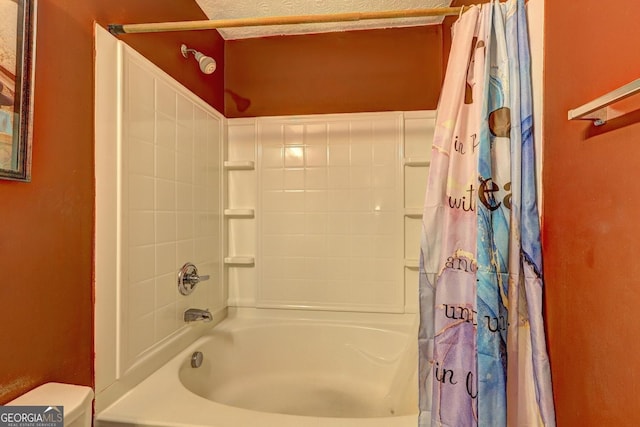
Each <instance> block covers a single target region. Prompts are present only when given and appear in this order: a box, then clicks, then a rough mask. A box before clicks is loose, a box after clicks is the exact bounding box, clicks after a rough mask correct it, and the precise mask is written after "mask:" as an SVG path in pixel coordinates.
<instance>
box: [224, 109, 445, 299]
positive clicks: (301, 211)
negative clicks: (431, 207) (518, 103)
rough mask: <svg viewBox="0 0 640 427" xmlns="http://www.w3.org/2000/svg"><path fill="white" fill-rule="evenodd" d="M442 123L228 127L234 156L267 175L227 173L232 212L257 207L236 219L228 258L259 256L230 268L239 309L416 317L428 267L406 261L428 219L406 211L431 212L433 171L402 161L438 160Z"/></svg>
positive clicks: (424, 115)
mask: <svg viewBox="0 0 640 427" xmlns="http://www.w3.org/2000/svg"><path fill="white" fill-rule="evenodd" d="M433 118H434V116H433V114H432V113H430V112H419V113H404V114H403V113H376V114H345V115H328V116H305V117H280V118H261V119H255V120H252V119H238V120H229V121H228V124H229V128H228V129H229V135H228V148H227V160H231V161H247V160H250V161H255V162H256V170H229V171H227V176H228V190H227V197H226V199H227V206H226V207H228V208H229V207H231V208H254V207H257V212H256V218H255V219H246V218H238V219H236V218H229V219H227V224H228V235H227V239H228V242H227V254H226V255H227V256H255V257H256V262H255V268H254V266H246V265H243V266H238V265H228V267H227V268H228V280H229V304H230V305H239V306H267V307H305V308H313V309H339V310H355V311H360V310H366V311H390V312H401V311H411V312H415V311H416V309H417V271H414V269H412V268H405V267H404V265H405V260H406V259H410V260H412V261H413V262H417V258H418V255H417V251H418V248H419V240H416V239H419V235H420V229H419V226H420V219H419V218H406V217H405V211H406V210H407V208H418V209H421V207H422V198H423V197H424V186H425V185H426V172H427V170H428V169H427V168H425V167H418V168H415V167H411V168H408V167H403V156H404V157H406V156H408V155H410V156H413V157H426V156H428V155H429V153H430V147H431V145H430V144H431V134H432V131H433V128H432V122H433ZM405 151H406V153H405ZM405 174H406V175H407V176H406V177H405ZM414 181H416V182H414ZM418 181H419V182H418ZM414 205H415V206H414ZM416 226H418V230H417V232H415V227H416ZM403 230H405V232H403Z"/></svg>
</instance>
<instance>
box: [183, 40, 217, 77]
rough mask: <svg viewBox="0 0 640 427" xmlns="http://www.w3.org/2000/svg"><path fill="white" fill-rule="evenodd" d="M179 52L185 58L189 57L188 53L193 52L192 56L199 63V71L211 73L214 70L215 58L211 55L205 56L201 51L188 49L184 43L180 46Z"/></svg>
mask: <svg viewBox="0 0 640 427" xmlns="http://www.w3.org/2000/svg"><path fill="white" fill-rule="evenodd" d="M180 52H181V53H182V56H184V57H185V58H188V57H189V53H193V56H194V57H195V58H196V61H198V64H199V65H200V71H202V72H203V73H205V74H211V73H213V72H214V71H215V70H216V60H215V59H213V58H212V57H210V56H206V55H205V54H203V53H202V52H198V51H197V50H195V49H189V48H188V47H187V45H185V44H183V45H182V46H180Z"/></svg>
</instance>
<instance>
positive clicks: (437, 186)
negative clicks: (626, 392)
mask: <svg viewBox="0 0 640 427" xmlns="http://www.w3.org/2000/svg"><path fill="white" fill-rule="evenodd" d="M525 13H526V11H525V5H524V0H509V1H507V2H506V3H499V2H498V1H494V2H491V3H488V4H484V5H481V6H473V7H472V8H471V9H469V10H467V11H466V12H465V13H463V14H462V15H461V17H460V18H459V19H458V21H457V22H456V23H455V24H454V27H453V40H452V47H451V53H450V57H449V63H448V65H447V72H446V75H445V80H444V85H443V88H442V94H441V97H440V104H439V106H438V115H437V119H436V131H435V135H434V142H433V148H432V159H431V169H430V172H429V180H428V183H427V191H426V196H425V205H424V210H423V232H422V239H421V257H420V329H419V337H418V338H419V339H418V341H419V343H418V344H419V355H420V357H419V381H420V384H419V386H420V402H419V404H420V416H419V425H420V427H428V426H433V427H436V426H446V427H466V426H487V427H501V426H509V427H516V426H517V427H528V426H555V413H554V407H553V398H552V391H551V375H550V369H549V361H548V357H547V351H546V342H545V335H544V324H543V319H542V286H543V281H542V254H541V247H540V227H539V217H538V208H537V201H536V179H535V159H534V146H533V143H534V142H533V131H532V126H533V121H532V99H531V81H530V57H529V45H528V30H527V23H526V17H525Z"/></svg>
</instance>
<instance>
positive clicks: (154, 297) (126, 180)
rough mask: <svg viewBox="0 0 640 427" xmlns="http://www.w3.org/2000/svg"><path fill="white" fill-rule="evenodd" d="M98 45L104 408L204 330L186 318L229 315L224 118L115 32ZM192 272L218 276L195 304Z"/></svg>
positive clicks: (99, 340)
mask: <svg viewBox="0 0 640 427" xmlns="http://www.w3.org/2000/svg"><path fill="white" fill-rule="evenodd" d="M96 34H97V38H96V41H97V50H96V51H97V56H96V279H95V280H96V287H95V289H96V394H97V395H98V397H99V398H100V399H99V401H98V405H99V406H100V407H103V406H104V405H105V404H106V403H107V402H108V401H110V399H115V398H117V397H118V396H119V394H121V393H122V392H124V391H126V385H127V384H131V383H135V381H139V380H140V379H141V378H144V375H147V374H148V373H149V370H150V369H154V366H156V367H157V366H159V364H162V363H163V360H166V358H168V357H169V356H170V355H171V354H172V352H174V351H176V350H177V349H179V348H182V347H183V346H184V345H185V343H188V342H191V341H192V340H193V339H194V337H196V336H197V335H198V334H200V333H201V332H199V331H200V330H201V329H202V330H204V329H203V328H202V327H201V326H200V325H199V324H186V323H185V322H184V320H183V313H184V311H185V310H186V309H187V308H191V307H193V308H201V309H206V308H208V309H210V310H211V312H212V313H214V316H215V319H216V320H220V319H221V318H222V317H223V316H224V314H225V308H226V291H225V287H224V285H223V282H222V272H223V271H222V268H221V258H222V250H221V248H222V246H221V238H222V203H221V202H222V190H221V187H222V172H221V163H222V141H223V137H224V125H225V121H224V120H225V119H224V117H222V116H221V115H220V114H219V113H217V112H216V111H215V110H214V109H212V108H211V107H210V106H208V105H207V104H206V103H204V102H203V101H202V100H200V99H199V98H197V97H195V96H194V95H193V94H192V93H190V92H189V91H187V90H186V89H185V88H184V87H183V86H181V85H180V84H178V83H177V82H176V81H175V80H174V79H172V78H171V77H169V76H168V75H167V74H165V73H164V72H162V71H161V70H160V69H158V68H157V67H156V66H155V65H153V64H152V63H151V62H149V61H148V60H146V59H145V58H144V57H142V56H141V55H139V54H138V53H137V52H135V51H134V50H133V49H131V48H129V47H128V46H126V45H125V44H124V43H122V42H120V41H118V40H117V39H115V38H114V37H113V36H111V35H110V34H108V33H107V32H106V31H104V30H102V29H101V28H98V29H97V30H96ZM186 262H192V263H194V264H195V265H196V266H197V267H198V270H199V273H200V275H210V277H211V278H210V280H208V281H203V282H201V283H199V284H198V286H197V287H196V289H195V291H194V292H193V293H192V294H191V295H189V296H183V295H181V294H180V293H179V292H178V288H177V273H178V270H179V269H180V267H181V266H182V265H183V264H184V263H186ZM199 323H202V322H199ZM123 387H124V388H123ZM103 396H105V397H104V398H103Z"/></svg>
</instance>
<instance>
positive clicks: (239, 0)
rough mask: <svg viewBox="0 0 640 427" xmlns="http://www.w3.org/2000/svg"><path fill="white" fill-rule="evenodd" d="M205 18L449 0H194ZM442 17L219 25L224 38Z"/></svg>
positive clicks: (416, 5) (425, 5)
mask: <svg viewBox="0 0 640 427" xmlns="http://www.w3.org/2000/svg"><path fill="white" fill-rule="evenodd" d="M196 2H197V3H198V5H199V6H200V7H201V8H202V10H203V11H204V13H205V14H206V15H207V17H208V18H209V19H236V18H258V17H268V16H289V15H314V14H329V13H345V12H371V11H386V10H411V9H427V8H435V7H448V6H449V5H450V4H451V0H375V1H372V0H196ZM441 22H442V17H431V18H429V17H425V18H398V19H376V20H367V21H364V20H363V21H352V22H340V23H323V24H298V25H269V26H259V27H239V28H220V29H219V30H218V31H219V32H220V34H221V35H222V37H223V38H224V39H226V40H233V39H245V38H251V37H265V36H274V35H290V34H307V33H326V32H331V31H347V30H361V29H370V28H389V27H409V26H415V25H426V24H439V23H441Z"/></svg>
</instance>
